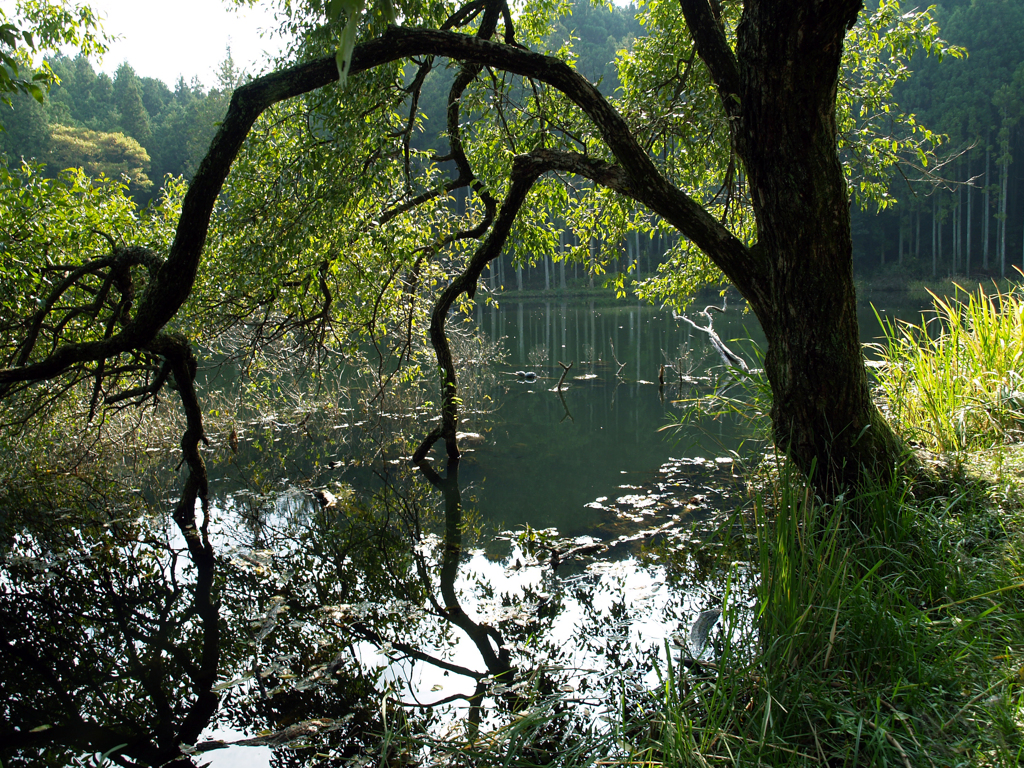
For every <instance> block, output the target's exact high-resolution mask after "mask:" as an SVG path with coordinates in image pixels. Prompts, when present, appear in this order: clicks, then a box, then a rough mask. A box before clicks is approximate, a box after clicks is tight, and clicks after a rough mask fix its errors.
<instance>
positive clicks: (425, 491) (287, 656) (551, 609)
mask: <svg viewBox="0 0 1024 768" xmlns="http://www.w3.org/2000/svg"><path fill="white" fill-rule="evenodd" d="M458 470H459V467H458V462H454V463H450V464H449V465H448V467H447V469H446V472H445V474H444V475H443V476H442V475H441V474H440V473H438V472H437V471H436V470H434V469H433V468H432V467H431V466H430V465H428V464H423V465H421V466H420V468H419V474H418V475H417V474H413V473H409V472H398V473H395V474H392V475H387V476H384V477H383V480H384V482H383V483H381V484H380V485H379V486H378V488H377V490H376V491H374V492H373V493H371V494H367V495H366V496H365V497H359V496H357V495H355V494H354V493H351V492H349V493H345V494H342V495H341V497H340V498H339V499H337V500H336V503H334V504H333V505H331V506H328V507H320V506H317V505H315V504H313V503H311V501H310V500H309V499H308V498H306V497H305V496H301V497H300V496H295V495H292V496H287V495H286V496H282V497H280V498H279V499H278V500H277V506H276V507H275V509H274V510H273V512H272V513H271V514H269V515H267V516H265V517H264V519H262V520H260V521H258V523H254V521H253V520H252V519H251V518H250V519H247V520H243V519H242V518H241V516H240V515H238V514H237V513H236V511H232V510H231V509H230V508H227V507H223V508H221V509H220V510H219V511H218V510H214V511H213V513H212V521H211V526H210V533H209V535H207V532H206V531H202V530H197V529H196V528H195V526H194V524H192V525H191V526H189V524H188V521H187V520H184V521H183V520H181V519H177V518H171V519H169V520H164V519H161V517H160V516H159V515H157V516H152V515H147V514H142V513H141V511H140V510H137V509H136V510H134V511H131V512H125V513H124V514H122V515H121V516H119V517H117V518H116V519H115V518H113V517H107V516H104V514H101V513H97V512H96V511H94V510H90V509H89V508H87V507H86V508H83V510H80V511H77V512H72V511H69V510H67V509H65V510H63V511H62V512H61V513H59V514H58V513H54V512H50V513H48V514H45V515H41V514H31V515H30V514H27V513H26V515H25V516H23V517H22V518H20V519H17V518H16V517H14V516H12V517H10V518H9V519H8V520H7V527H8V534H9V539H8V542H7V546H6V547H5V552H4V558H3V563H2V575H0V580H2V582H0V698H2V701H3V704H2V712H3V718H2V722H0V745H2V746H0V757H2V759H3V764H4V765H5V766H22V765H24V766H28V765H54V766H58V765H61V766H63V765H69V764H73V763H74V762H76V761H78V762H82V761H83V756H85V755H89V754H90V753H110V757H109V760H110V761H112V762H114V763H116V764H119V765H125V766H158V765H167V766H192V765H198V764H202V763H203V762H205V761H207V760H209V759H210V758H211V757H213V755H211V754H210V753H211V752H213V751H214V750H219V749H224V748H229V749H241V748H244V747H251V746H257V745H259V746H271V747H283V746H285V745H287V746H288V748H287V749H282V748H279V749H275V750H274V751H273V757H272V762H273V764H274V765H280V766H285V765H293V766H300V765H341V764H346V762H347V761H349V760H350V759H358V758H360V757H363V758H367V759H371V760H372V762H378V761H379V762H380V763H382V764H383V763H386V762H388V761H389V760H390V759H391V757H394V755H392V756H389V755H387V754H382V753H381V750H382V746H381V745H382V743H384V742H382V739H381V734H383V733H385V732H389V733H390V734H392V736H394V737H396V739H397V740H394V741H393V742H392V743H394V744H397V745H399V746H398V747H396V749H398V750H399V751H400V750H402V749H410V748H412V747H411V746H410V745H413V744H419V745H423V744H432V745H433V748H432V750H431V754H432V755H433V756H434V759H440V755H441V753H442V752H443V751H444V748H443V745H444V744H449V745H450V744H454V743H456V742H457V743H460V744H467V743H473V742H474V741H475V743H476V744H477V748H490V749H500V750H502V751H504V749H505V747H503V746H501V745H500V743H499V742H500V738H498V737H496V736H494V734H495V733H499V734H500V733H502V729H503V728H504V727H505V726H507V725H508V724H509V723H511V722H517V721H522V720H524V719H525V718H526V716H527V714H528V713H531V712H536V711H537V710H536V707H537V705H538V703H540V702H543V703H544V711H545V716H544V718H543V719H542V721H540V722H539V725H537V727H535V728H534V729H533V730H532V731H531V734H530V742H531V743H530V744H529V745H527V747H525V748H524V756H526V757H529V759H531V760H533V761H535V762H540V761H542V760H541V758H542V756H543V755H544V754H558V753H564V752H565V751H567V750H571V749H576V748H579V747H580V746H581V744H583V743H584V742H585V740H586V736H587V734H588V733H592V732H593V731H594V729H595V728H599V727H600V721H599V719H598V718H599V715H600V714H601V713H602V712H604V711H606V710H607V709H608V708H609V707H615V706H627V707H633V708H635V709H641V708H643V707H644V706H647V705H646V704H645V701H646V691H647V690H649V689H650V688H651V687H652V685H653V683H654V682H655V681H656V680H655V677H654V674H653V669H654V665H655V662H656V659H657V655H658V652H659V648H661V647H662V644H663V638H664V637H665V636H667V635H668V633H669V632H671V631H672V630H673V629H675V630H680V631H685V630H686V628H687V627H688V626H689V623H691V622H692V620H693V617H694V616H695V615H696V613H697V612H699V610H701V609H702V608H707V607H708V606H709V605H713V604H715V602H716V601H720V588H721V581H720V580H716V579H712V580H710V581H708V580H707V579H706V578H705V577H706V574H703V575H702V576H701V578H704V584H705V587H704V590H705V591H704V592H703V593H702V592H700V591H699V590H698V591H694V590H693V589H691V590H690V591H689V592H687V591H686V590H671V589H669V588H668V587H667V586H666V585H665V583H664V582H666V581H668V580H670V579H672V578H674V579H676V580H678V581H684V582H685V581H686V579H687V578H688V576H687V575H686V569H687V568H691V569H692V568H696V567H697V566H694V565H693V564H692V563H691V564H690V565H685V564H683V565H680V562H681V561H680V560H679V559H678V557H677V559H676V560H674V561H673V562H672V563H670V564H668V565H665V564H662V565H657V566H651V567H650V568H648V569H646V570H645V569H644V568H641V567H640V566H639V565H637V564H636V562H635V561H629V562H630V563H632V564H631V565H630V564H628V563H627V564H622V563H619V564H615V563H606V564H605V566H604V567H603V570H602V569H600V568H599V569H597V570H596V571H593V572H592V573H591V575H586V574H585V573H583V572H579V573H577V574H575V575H573V574H568V575H567V574H566V573H565V571H566V568H565V567H563V569H562V571H561V572H560V573H559V575H557V576H556V574H555V573H554V571H553V569H552V568H551V566H550V564H549V563H548V561H547V559H545V558H537V559H533V560H531V559H530V558H529V557H528V553H527V551H526V549H524V548H518V546H519V545H516V548H514V551H513V554H512V555H511V556H510V557H509V558H508V560H507V563H508V564H509V565H508V566H506V565H504V564H499V563H495V562H494V561H493V560H490V559H488V558H487V557H486V556H485V555H484V554H483V553H482V552H480V551H478V550H471V551H467V549H466V546H465V545H464V539H467V538H469V539H470V540H472V539H473V533H474V515H473V513H472V511H469V512H467V511H466V510H464V508H463V500H462V489H461V488H460V486H459V472H458ZM424 479H425V480H426V482H424ZM437 491H440V494H438V493H437ZM438 496H440V497H441V498H437V497H438ZM178 517H181V516H178ZM257 529H258V530H257ZM256 543H258V545H259V548H257V547H256V546H254V545H255V544H256ZM215 544H216V547H215V546H214V545H215ZM524 561H525V564H524ZM701 567H703V566H701ZM708 567H709V568H710V569H711V570H713V569H715V568H718V569H721V568H723V567H725V566H724V565H723V564H722V562H721V560H720V559H716V560H714V562H713V563H711V564H708ZM652 570H658V571H659V573H660V574H661V576H660V577H659V578H660V581H659V578H653V577H651V575H650V573H651V572H652ZM645 574H646V575H645ZM666 574H674V575H671V576H666ZM719 575H721V574H719ZM690 576H692V577H693V579H697V578H698V575H697V574H696V573H692V574H690ZM638 584H639V585H640V586H638ZM734 588H735V587H734ZM467 641H468V642H467ZM482 734H489V735H488V736H484V735H482ZM480 745H484V746H480ZM506 746H507V745H506ZM399 757H401V756H399ZM412 758H413V755H411V754H406V756H405V758H404V759H412Z"/></svg>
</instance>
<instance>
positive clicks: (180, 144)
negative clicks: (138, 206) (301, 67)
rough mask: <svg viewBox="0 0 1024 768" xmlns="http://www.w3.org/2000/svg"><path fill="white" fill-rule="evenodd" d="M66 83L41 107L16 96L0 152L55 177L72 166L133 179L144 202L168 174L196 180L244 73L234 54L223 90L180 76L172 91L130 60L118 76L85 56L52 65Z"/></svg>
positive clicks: (225, 68)
mask: <svg viewBox="0 0 1024 768" xmlns="http://www.w3.org/2000/svg"><path fill="white" fill-rule="evenodd" d="M50 66H51V68H52V69H53V72H54V73H55V74H56V75H57V77H59V78H60V84H59V85H57V86H54V87H53V88H51V90H50V93H49V95H48V98H46V99H45V101H44V102H43V103H42V104H40V103H38V102H37V101H36V100H35V99H33V98H32V97H31V96H28V95H24V94H22V95H19V96H17V97H15V98H14V99H13V102H14V104H13V107H14V108H13V109H10V110H4V111H3V112H2V126H3V128H4V130H3V132H0V147H2V149H3V152H4V154H5V155H6V156H7V158H8V162H9V163H10V162H11V160H12V159H14V160H19V159H22V158H24V159H35V160H37V161H39V162H42V163H45V165H46V170H47V172H48V173H49V174H51V175H54V174H56V173H59V172H60V171H61V170H63V169H65V168H70V167H81V168H84V169H85V171H86V172H87V173H89V174H90V175H93V176H99V175H100V174H103V175H105V176H107V177H108V178H112V179H119V178H120V177H121V176H122V174H123V175H126V176H127V177H128V178H129V179H130V184H129V188H130V189H131V191H132V193H133V195H134V196H135V198H136V199H137V200H140V201H144V200H148V199H149V198H150V197H152V195H153V194H154V193H155V191H156V189H157V188H158V187H159V185H160V181H161V180H162V179H163V178H164V176H165V175H167V174H171V175H173V176H185V177H191V174H192V171H193V170H194V169H195V165H196V164H197V163H198V162H199V160H200V159H201V158H202V156H203V154H204V153H205V152H206V149H207V147H208V146H209V144H210V139H211V138H212V137H213V134H214V132H215V131H216V124H217V121H218V120H220V118H221V116H222V115H223V114H224V111H225V110H226V109H227V105H228V101H229V99H230V97H231V92H232V91H233V89H234V87H235V86H236V85H237V84H238V82H239V78H240V74H239V72H238V71H237V69H236V68H235V65H234V62H233V60H232V58H231V54H230V51H229V52H228V54H227V56H226V58H225V60H224V62H223V63H222V64H221V67H220V70H219V72H218V75H217V85H216V87H214V88H212V89H210V90H206V89H205V87H204V86H203V84H202V83H200V82H199V81H198V80H193V81H192V83H186V82H185V80H184V78H179V79H178V82H177V84H176V85H175V86H174V89H173V90H172V89H171V88H170V87H168V85H167V84H166V83H164V82H162V81H161V80H157V79H155V78H151V77H139V76H138V75H137V74H136V73H135V70H134V69H132V67H131V65H130V64H128V63H127V62H125V63H123V64H121V66H120V67H118V69H117V71H116V72H115V74H114V77H113V78H111V77H110V76H109V75H107V74H105V73H103V72H99V73H97V72H96V70H95V69H94V68H93V66H92V64H91V63H90V61H89V60H88V59H87V58H85V57H82V56H78V57H76V58H74V59H71V58H67V57H56V58H54V59H52V60H51V61H50Z"/></svg>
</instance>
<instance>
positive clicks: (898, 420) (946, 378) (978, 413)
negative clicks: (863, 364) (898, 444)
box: [877, 287, 1024, 456]
mask: <svg viewBox="0 0 1024 768" xmlns="http://www.w3.org/2000/svg"><path fill="white" fill-rule="evenodd" d="M932 297H933V303H934V310H933V311H932V312H931V316H930V317H926V318H922V320H921V321H920V323H916V324H915V323H907V322H903V321H895V322H887V321H883V322H882V325H883V328H884V330H885V334H886V338H885V341H884V343H883V344H881V345H879V346H878V347H877V349H878V351H879V354H880V357H881V359H882V361H883V363H884V366H883V367H881V368H880V369H879V370H878V374H877V378H878V384H879V387H880V390H881V392H882V394H883V395H884V398H885V403H886V407H887V409H888V411H889V415H890V418H891V419H892V421H893V422H894V425H895V426H896V427H897V429H898V430H899V431H900V432H901V433H902V434H903V435H904V436H905V437H908V438H909V439H911V440H914V441H917V442H919V443H921V444H922V445H924V446H925V447H927V448H930V449H932V450H935V451H938V452H941V453H946V454H952V455H954V456H955V455H958V454H961V453H962V452H963V451H967V450H974V449H979V448H988V447H991V446H992V445H996V444H1001V443H1006V442H1010V441H1014V440H1017V439H1019V438H1020V436H1021V425H1022V420H1024V297H1022V295H1021V291H1020V289H1019V288H1017V287H1011V288H1009V289H1008V290H1006V291H999V290H995V291H994V292H992V293H986V292H985V291H984V290H983V289H982V288H980V287H979V289H978V290H977V291H975V292H971V293H968V292H966V291H962V292H961V293H960V294H959V295H958V296H957V297H954V298H940V297H938V296H936V295H935V294H932Z"/></svg>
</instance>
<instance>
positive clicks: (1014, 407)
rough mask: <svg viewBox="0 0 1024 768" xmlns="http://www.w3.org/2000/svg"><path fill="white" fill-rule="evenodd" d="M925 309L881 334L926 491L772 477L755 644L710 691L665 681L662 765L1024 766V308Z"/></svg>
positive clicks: (1008, 296) (656, 758) (898, 412)
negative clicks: (929, 313)
mask: <svg viewBox="0 0 1024 768" xmlns="http://www.w3.org/2000/svg"><path fill="white" fill-rule="evenodd" d="M935 309H936V312H935V316H934V318H933V319H932V320H931V322H929V323H923V324H921V325H917V326H913V325H893V326H890V327H889V328H888V342H887V343H886V344H885V345H884V348H883V349H882V350H881V352H882V357H883V359H884V360H885V363H886V365H885V367H884V368H883V369H881V370H880V371H879V374H878V378H879V393H880V396H881V397H882V400H883V402H884V404H885V407H886V408H887V410H888V411H889V416H890V419H891V420H892V422H893V423H894V425H895V426H896V427H897V428H898V429H899V430H900V431H901V433H902V434H903V435H905V436H906V438H907V439H908V440H909V441H911V442H912V444H914V445H915V446H917V447H918V448H919V450H920V451H921V456H922V457H923V460H924V461H925V462H926V463H927V464H929V465H930V466H931V468H932V470H933V472H934V474H935V477H936V478H937V479H936V480H935V481H934V482H932V483H931V484H930V485H929V486H928V487H923V486H922V485H920V484H919V485H918V486H916V487H914V486H911V485H907V484H899V485H893V486H892V487H887V488H883V487H878V488H873V489H868V490H866V491H863V492H862V493H860V494H859V495H857V496H855V497H852V498H847V499H840V500H838V501H837V502H835V503H832V504H822V503H821V502H820V501H819V500H817V499H815V498H814V496H813V494H812V492H811V491H810V490H809V489H808V487H807V486H806V484H805V483H804V482H803V481H802V479H800V478H798V477H796V476H794V475H793V474H791V473H789V472H787V471H786V469H785V467H784V463H783V467H782V468H781V469H779V470H777V471H774V472H772V473H770V476H769V480H768V482H766V483H764V485H763V490H762V491H761V492H760V493H759V494H758V495H757V496H756V498H755V500H754V503H753V507H754V516H755V533H756V537H755V541H756V545H755V546H754V548H753V553H752V556H754V557H756V558H757V562H758V563H759V565H760V571H761V576H762V578H761V581H760V585H759V587H758V593H757V596H756V606H757V607H756V619H755V621H754V622H753V625H752V626H750V627H749V629H748V630H745V631H748V632H749V633H750V637H749V638H748V642H746V643H733V644H730V645H727V646H726V653H725V654H723V656H722V658H720V659H719V660H718V664H719V666H718V669H717V671H716V672H717V673H716V674H715V675H714V676H713V682H712V683H711V684H710V688H704V689H701V688H700V687H699V686H694V685H693V684H690V685H687V679H686V678H687V677H688V676H692V673H691V672H690V671H688V670H685V669H683V668H677V669H676V670H675V672H674V674H673V675H672V676H670V677H667V678H666V680H665V684H664V686H663V688H662V690H660V691H659V695H660V701H661V708H660V712H661V716H662V726H661V728H660V729H659V731H657V733H656V735H655V738H654V740H653V743H652V744H650V745H648V746H647V747H646V748H645V749H644V750H642V754H643V755H644V756H645V757H646V758H647V759H650V760H651V761H653V763H654V764H664V765H709V764H719V763H726V764H732V765H756V764H767V765H810V764H821V765H830V766H833V765H849V766H859V765H903V766H912V765H913V766H916V765H931V766H939V765H942V766H953V765H995V766H1016V765H1019V764H1021V762H1022V761H1024V738H1022V736H1024V733H1022V726H1024V722H1022V716H1024V710H1022V704H1024V700H1022V693H1024V688H1022V683H1024V506H1022V503H1021V499H1022V495H1021V491H1022V475H1024V447H1022V445H1021V442H1020V438H1021V430H1020V425H1021V423H1022V420H1024V393H1022V392H1021V390H1024V385H1022V383H1021V381H1022V376H1024V301H1022V297H1021V294H1020V293H1017V292H1014V291H1010V292H1004V293H995V294H990V295H986V294H984V293H980V292H979V293H975V294H972V295H964V294H962V293H961V295H960V298H959V300H939V301H937V302H936V307H935ZM727 614H728V612H727ZM733 618H734V621H738V620H739V618H740V617H739V615H738V614H737V615H736V616H735V617H733ZM727 619H728V615H727ZM727 626H728V621H727ZM744 648H753V649H755V650H754V651H753V652H749V653H748V652H745V651H744V650H743V649H744ZM694 691H698V692H699V693H693V692H694ZM686 692H688V693H686Z"/></svg>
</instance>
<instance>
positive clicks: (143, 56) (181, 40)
mask: <svg viewBox="0 0 1024 768" xmlns="http://www.w3.org/2000/svg"><path fill="white" fill-rule="evenodd" d="M84 2H86V3H87V4H88V5H90V6H91V7H92V9H93V10H94V11H96V12H97V13H98V15H99V16H101V17H102V18H103V19H104V21H103V29H104V30H105V31H106V32H107V33H108V34H109V35H112V36H113V35H117V36H119V37H120V39H119V40H117V41H115V42H114V43H112V44H111V45H110V50H109V51H108V52H107V53H106V55H104V57H103V61H102V63H98V62H96V61H93V66H94V67H96V69H97V70H101V71H103V72H107V73H108V74H110V75H111V76H113V74H114V72H115V70H116V69H117V68H118V67H119V66H120V65H121V63H122V62H124V61H127V62H128V63H129V64H131V66H132V68H133V69H134V70H135V71H136V73H137V74H138V75H139V76H140V77H155V78H158V79H160V80H163V81H164V82H165V83H167V85H168V86H169V87H170V88H172V89H173V88H174V84H175V83H176V82H177V80H178V76H179V75H182V76H184V78H185V80H186V81H191V80H192V78H193V77H194V76H195V77H198V78H199V80H200V81H201V82H202V83H203V85H204V86H206V87H207V88H210V87H212V86H214V85H215V84H216V75H215V73H216V71H217V68H218V66H219V65H220V63H221V62H222V61H223V60H224V55H225V51H226V49H227V46H229V45H230V46H231V56H232V58H233V59H234V60H235V64H236V66H238V67H239V68H240V69H244V70H246V71H247V72H249V73H250V74H252V73H254V72H258V71H260V68H261V67H260V66H259V62H261V61H263V60H265V59H266V58H267V57H266V55H265V51H268V50H269V51H271V52H276V51H277V50H278V49H279V48H280V47H281V40H280V38H279V37H278V36H277V35H276V34H275V35H274V36H273V37H270V36H269V34H268V33H269V32H271V31H274V17H273V14H272V13H271V12H270V11H269V10H267V9H265V8H261V7H260V6H256V7H255V8H252V9H244V8H243V9H239V10H234V6H229V5H228V4H227V3H224V2H222V0H84ZM261 32H262V34H263V36H262V38H261V37H260V34H261Z"/></svg>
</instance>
